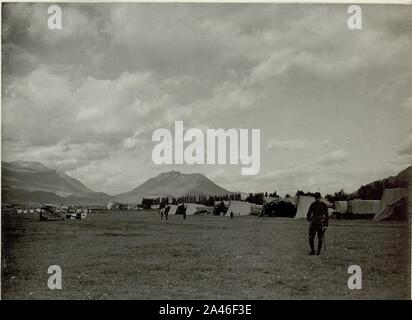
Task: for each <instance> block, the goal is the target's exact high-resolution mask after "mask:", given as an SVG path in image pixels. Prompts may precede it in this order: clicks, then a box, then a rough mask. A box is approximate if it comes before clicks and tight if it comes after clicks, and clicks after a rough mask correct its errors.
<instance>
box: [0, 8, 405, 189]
mask: <svg viewBox="0 0 412 320" xmlns="http://www.w3.org/2000/svg"><path fill="white" fill-rule="evenodd" d="M47 6H48V4H11V3H8V4H4V5H3V10H2V13H3V19H2V20H3V23H2V35H3V45H2V66H3V75H2V160H3V161H13V160H26V161H39V162H41V163H43V164H45V165H47V166H49V167H52V168H56V169H59V170H62V171H65V172H67V173H68V174H69V175H71V176H73V177H75V178H78V179H79V180H81V181H82V182H83V183H85V184H86V185H87V186H88V187H90V188H92V189H93V190H96V191H103V192H107V193H109V194H116V193H120V192H125V191H129V190H130V189H131V188H133V187H136V186H137V185H138V184H140V183H142V182H143V181H145V180H146V179H148V178H150V177H153V176H155V175H157V174H159V173H160V172H164V171H169V170H179V171H182V172H186V173H192V172H201V173H204V174H206V175H207V176H208V177H209V178H211V179H212V180H213V181H215V182H216V183H218V184H219V185H221V186H223V187H225V188H227V189H229V190H232V191H237V190H242V191H254V192H257V191H271V190H275V189H276V190H278V191H279V192H280V193H285V192H295V191H296V189H304V190H309V189H310V190H313V191H315V190H316V191H318V190H320V191H321V192H332V191H336V190H339V189H340V188H344V189H345V190H346V191H353V190H354V189H356V188H357V187H359V186H360V185H361V184H362V183H367V182H370V181H371V180H374V179H377V178H382V177H386V176H388V175H393V174H396V173H397V172H399V171H400V170H401V169H404V168H405V167H407V166H408V165H410V164H412V96H411V93H412V90H411V80H412V79H411V78H412V59H411V58H412V57H411V54H410V53H411V52H412V51H411V49H412V40H411V35H412V31H411V16H412V14H411V13H412V12H411V8H410V6H407V7H406V6H395V5H392V6H388V5H386V6H384V5H379V6H378V5H362V17H363V28H362V30H357V31H354V30H349V29H348V27H347V24H346V21H347V18H348V14H347V7H348V6H347V5H308V4H306V5H302V4H301V5H285V4H278V5H273V4H265V5H263V4H260V5H244V4H232V5H223V4H203V5H199V4H198V5H189V4H181V5H175V4H91V5H90V4H89V5H84V4H62V5H61V7H62V11H63V29H62V30H49V29H48V28H47V19H48V17H49V15H48V13H47ZM175 120H183V121H184V125H185V128H186V129H188V128H192V127H195V128H201V129H202V130H205V129H206V128H224V129H229V128H250V129H252V128H258V129H260V130H261V169H260V173H259V174H258V175H256V176H242V175H241V173H240V166H237V165H219V166H217V165H204V166H199V165H194V166H188V165H186V166H176V165H170V166H157V165H155V164H153V161H152V158H151V154H152V150H153V147H154V146H155V142H152V140H151V137H152V133H153V131H154V130H155V129H157V128H162V127H164V128H170V129H173V126H174V121H175Z"/></svg>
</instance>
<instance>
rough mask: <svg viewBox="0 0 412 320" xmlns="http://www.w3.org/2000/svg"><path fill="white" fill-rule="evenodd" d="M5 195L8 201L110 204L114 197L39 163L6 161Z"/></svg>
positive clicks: (2, 178)
mask: <svg viewBox="0 0 412 320" xmlns="http://www.w3.org/2000/svg"><path fill="white" fill-rule="evenodd" d="M1 184H2V185H1V188H2V198H3V201H6V202H10V201H12V202H19V201H24V200H25V199H27V201H29V200H30V201H31V202H35V201H36V199H37V200H38V202H45V200H47V199H50V200H49V201H53V202H57V201H59V202H70V203H73V202H79V203H89V204H91V203H95V204H100V203H106V202H107V201H108V199H110V198H111V197H110V196H108V195H107V194H104V193H99V192H94V191H92V190H90V189H89V188H88V187H86V186H85V185H84V184H83V183H81V182H80V181H78V180H76V179H74V178H72V177H70V176H69V175H67V174H65V173H63V172H60V171H58V170H54V169H50V168H48V167H46V166H44V165H43V164H41V163H38V162H29V161H15V162H2V168H1Z"/></svg>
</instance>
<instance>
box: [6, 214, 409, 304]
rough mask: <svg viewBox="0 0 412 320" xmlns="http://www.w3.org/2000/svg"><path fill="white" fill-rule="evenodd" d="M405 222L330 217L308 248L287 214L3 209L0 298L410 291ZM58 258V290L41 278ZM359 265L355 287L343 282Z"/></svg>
mask: <svg viewBox="0 0 412 320" xmlns="http://www.w3.org/2000/svg"><path fill="white" fill-rule="evenodd" d="M409 239H410V234H409V228H408V225H407V224H406V223H405V224H400V223H387V222H386V223H374V222H372V221H361V220H331V222H330V228H329V230H328V233H327V252H323V255H322V256H318V257H316V256H308V255H307V254H308V252H309V249H308V245H307V223H306V221H303V220H293V219H287V218H258V217H253V216H250V217H235V218H234V219H233V220H231V219H229V218H226V217H209V216H189V217H188V218H187V220H183V219H182V217H181V216H170V217H169V220H168V221H167V222H166V221H165V220H163V221H161V220H160V218H159V215H158V214H157V213H155V212H139V213H137V212H134V213H133V212H127V213H126V212H125V213H101V214H97V213H95V214H89V216H88V217H87V219H86V220H67V221H47V222H40V221H38V217H37V216H36V215H17V214H3V216H2V298H3V299H39V298H45V299H279V298H293V299H307V298H308V299H319V298H326V299H410V282H411V280H410V279H411V277H410V249H409V248H410V243H409V241H410V240H409ZM56 264H57V265H59V266H61V268H62V272H63V289H62V290H50V289H48V287H47V279H48V277H49V275H48V274H47V269H48V267H49V266H50V265H56ZM353 264H356V265H359V266H360V267H361V268H362V272H363V289H362V290H349V289H348V287H347V280H348V277H349V276H350V275H349V274H348V273H347V269H348V267H349V266H350V265H353Z"/></svg>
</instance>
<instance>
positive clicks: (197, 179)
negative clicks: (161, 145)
mask: <svg viewBox="0 0 412 320" xmlns="http://www.w3.org/2000/svg"><path fill="white" fill-rule="evenodd" d="M231 193H232V192H230V191H228V190H226V189H224V188H222V187H220V186H218V185H217V184H216V183H214V182H213V181H211V180H210V179H209V178H207V177H205V176H204V175H202V174H200V173H193V174H184V173H180V172H178V171H170V172H164V173H161V174H159V175H158V176H156V177H154V178H151V179H149V180H147V181H146V182H144V183H142V184H141V185H139V186H138V187H136V188H135V189H133V190H132V191H129V192H126V193H123V194H119V195H117V199H118V201H121V202H136V201H138V202H140V201H141V199H143V198H144V197H166V196H171V197H180V196H185V195H190V196H199V195H205V196H213V195H226V194H231Z"/></svg>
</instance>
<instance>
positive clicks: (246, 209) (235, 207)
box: [226, 200, 262, 216]
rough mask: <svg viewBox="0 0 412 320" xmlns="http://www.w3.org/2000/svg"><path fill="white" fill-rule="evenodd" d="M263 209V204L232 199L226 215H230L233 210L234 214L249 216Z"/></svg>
mask: <svg viewBox="0 0 412 320" xmlns="http://www.w3.org/2000/svg"><path fill="white" fill-rule="evenodd" d="M261 210H262V206H261V205H257V204H254V203H249V202H243V201H235V200H233V201H230V205H229V208H228V209H227V212H226V216H230V213H231V212H233V215H234V216H248V215H251V214H255V215H257V214H260V212H261Z"/></svg>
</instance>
